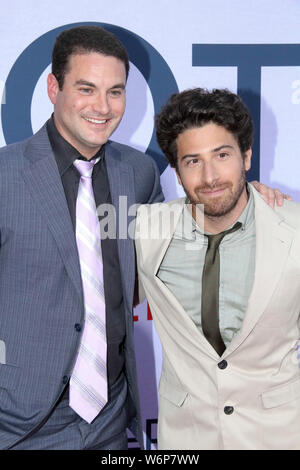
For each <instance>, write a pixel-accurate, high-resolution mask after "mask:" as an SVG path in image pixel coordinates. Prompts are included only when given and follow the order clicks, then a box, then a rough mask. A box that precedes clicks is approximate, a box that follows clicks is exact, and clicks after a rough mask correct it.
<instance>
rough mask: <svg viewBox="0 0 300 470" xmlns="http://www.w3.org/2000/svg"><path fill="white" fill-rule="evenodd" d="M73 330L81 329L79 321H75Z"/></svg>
mask: <svg viewBox="0 0 300 470" xmlns="http://www.w3.org/2000/svg"><path fill="white" fill-rule="evenodd" d="M75 330H76V331H78V332H79V331H81V325H80V324H79V323H75Z"/></svg>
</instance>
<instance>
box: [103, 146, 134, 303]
mask: <svg viewBox="0 0 300 470" xmlns="http://www.w3.org/2000/svg"><path fill="white" fill-rule="evenodd" d="M105 162H106V169H107V175H108V181H109V188H110V194H111V200H112V204H113V206H114V207H115V210H116V233H117V243H118V253H119V261H120V269H121V274H122V279H123V288H124V294H125V295H124V300H125V302H126V303H127V307H128V309H129V311H130V312H131V311H132V306H133V293H134V284H135V252H134V244H133V239H132V237H133V235H134V226H135V215H136V207H135V204H136V196H135V186H134V185H135V182H134V173H133V169H132V167H131V166H130V165H128V164H127V163H126V162H124V161H122V155H121V152H120V151H119V150H118V149H116V148H115V147H113V145H112V143H110V142H108V143H107V145H106V148H105ZM128 214H130V215H128ZM128 229H130V233H129V235H128Z"/></svg>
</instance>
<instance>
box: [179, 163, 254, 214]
mask: <svg viewBox="0 0 300 470" xmlns="http://www.w3.org/2000/svg"><path fill="white" fill-rule="evenodd" d="M245 186H246V172H245V168H244V167H242V169H241V177H240V180H239V184H238V186H237V188H236V189H235V190H234V191H233V184H232V183H227V184H226V183H223V184H221V185H217V184H216V185H212V186H209V185H206V186H201V187H199V188H196V189H195V193H196V195H197V196H198V197H193V196H192V195H191V194H190V193H189V192H188V191H186V189H185V192H186V195H187V197H188V198H189V200H190V202H191V204H193V205H197V204H201V205H203V207H204V215H205V216H206V217H209V218H213V219H215V218H218V217H224V216H226V215H228V214H229V213H230V212H231V211H232V210H233V209H234V208H235V207H236V205H237V203H238V201H239V199H240V197H241V195H242V193H243V191H244V188H245ZM218 188H226V189H229V194H228V195H227V196H225V197H224V196H220V197H216V198H214V199H212V200H211V201H209V202H207V201H206V199H205V197H201V191H204V190H206V191H207V190H216V189H218Z"/></svg>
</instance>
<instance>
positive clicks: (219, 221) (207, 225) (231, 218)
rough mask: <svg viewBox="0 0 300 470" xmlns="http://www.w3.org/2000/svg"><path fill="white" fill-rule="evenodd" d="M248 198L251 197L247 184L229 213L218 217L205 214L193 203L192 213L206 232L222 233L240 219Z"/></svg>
mask: <svg viewBox="0 0 300 470" xmlns="http://www.w3.org/2000/svg"><path fill="white" fill-rule="evenodd" d="M248 198H249V197H248V193H247V189H246V186H245V188H244V190H243V192H242V194H241V196H240V198H239V200H238V201H237V203H236V205H235V206H234V208H233V209H232V210H231V211H230V212H228V213H227V214H225V215H222V216H216V217H214V216H208V215H206V214H203V212H202V211H201V210H200V209H199V208H196V206H195V205H193V207H192V215H193V218H194V219H195V221H196V222H197V224H198V225H199V227H200V228H201V229H202V230H204V232H209V233H212V234H216V233H220V232H223V231H224V230H227V229H228V228H229V227H230V226H231V225H233V224H234V223H235V222H236V221H237V220H238V218H239V217H240V215H241V214H242V212H243V211H244V209H245V207H246V206H247V203H248ZM203 224H204V226H203Z"/></svg>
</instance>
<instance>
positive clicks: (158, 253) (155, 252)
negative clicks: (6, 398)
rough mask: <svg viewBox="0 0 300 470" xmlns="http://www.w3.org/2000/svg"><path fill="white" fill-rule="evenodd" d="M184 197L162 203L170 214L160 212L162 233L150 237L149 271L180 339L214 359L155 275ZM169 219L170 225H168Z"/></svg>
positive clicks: (170, 238) (206, 342)
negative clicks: (150, 263) (165, 299)
mask: <svg viewBox="0 0 300 470" xmlns="http://www.w3.org/2000/svg"><path fill="white" fill-rule="evenodd" d="M184 202H185V198H182V199H180V200H176V201H175V202H174V203H169V204H162V209H163V210H167V211H171V212H172V216H171V217H170V216H169V214H170V213H168V214H164V213H162V217H161V219H162V233H161V234H160V235H161V236H160V237H157V238H156V239H151V246H150V247H149V250H151V251H150V252H151V257H150V260H153V261H152V267H151V272H152V273H153V276H154V282H155V285H156V288H157V289H158V290H160V291H162V292H163V294H164V296H165V297H166V298H167V299H168V301H169V302H170V304H171V306H172V312H173V315H174V322H175V321H176V317H178V325H179V326H180V328H181V335H182V340H184V338H185V340H186V343H187V344H189V345H190V346H191V343H192V344H193V345H194V347H195V348H196V349H197V348H199V346H200V347H202V348H203V349H204V350H205V352H206V354H208V355H210V356H211V357H212V358H213V359H214V360H215V359H216V358H218V357H219V356H218V354H217V352H216V351H215V350H214V348H213V347H212V346H211V344H210V343H209V342H208V341H207V340H206V338H205V337H204V336H203V334H201V333H200V331H199V330H198V328H197V327H196V325H195V323H194V322H193V320H192V319H191V318H190V316H189V315H188V313H187V312H186V311H185V310H184V308H183V307H182V305H181V304H180V302H179V301H178V300H177V298H176V297H175V296H174V294H173V293H172V292H171V291H170V290H169V289H168V287H167V286H166V285H165V284H164V283H163V282H162V281H161V280H160V279H159V277H158V276H157V274H158V271H159V268H160V265H161V263H162V261H163V259H164V256H165V254H166V252H167V249H168V247H169V244H170V242H171V240H172V238H173V235H174V231H175V229H176V226H177V224H178V222H179V218H180V216H181V214H182V210H183V207H184ZM159 220H160V218H159V217H158V216H157V217H155V219H154V217H153V219H152V224H153V223H154V224H155V225H156V224H159V223H160V222H159ZM170 221H171V225H170ZM150 262H151V261H150Z"/></svg>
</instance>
